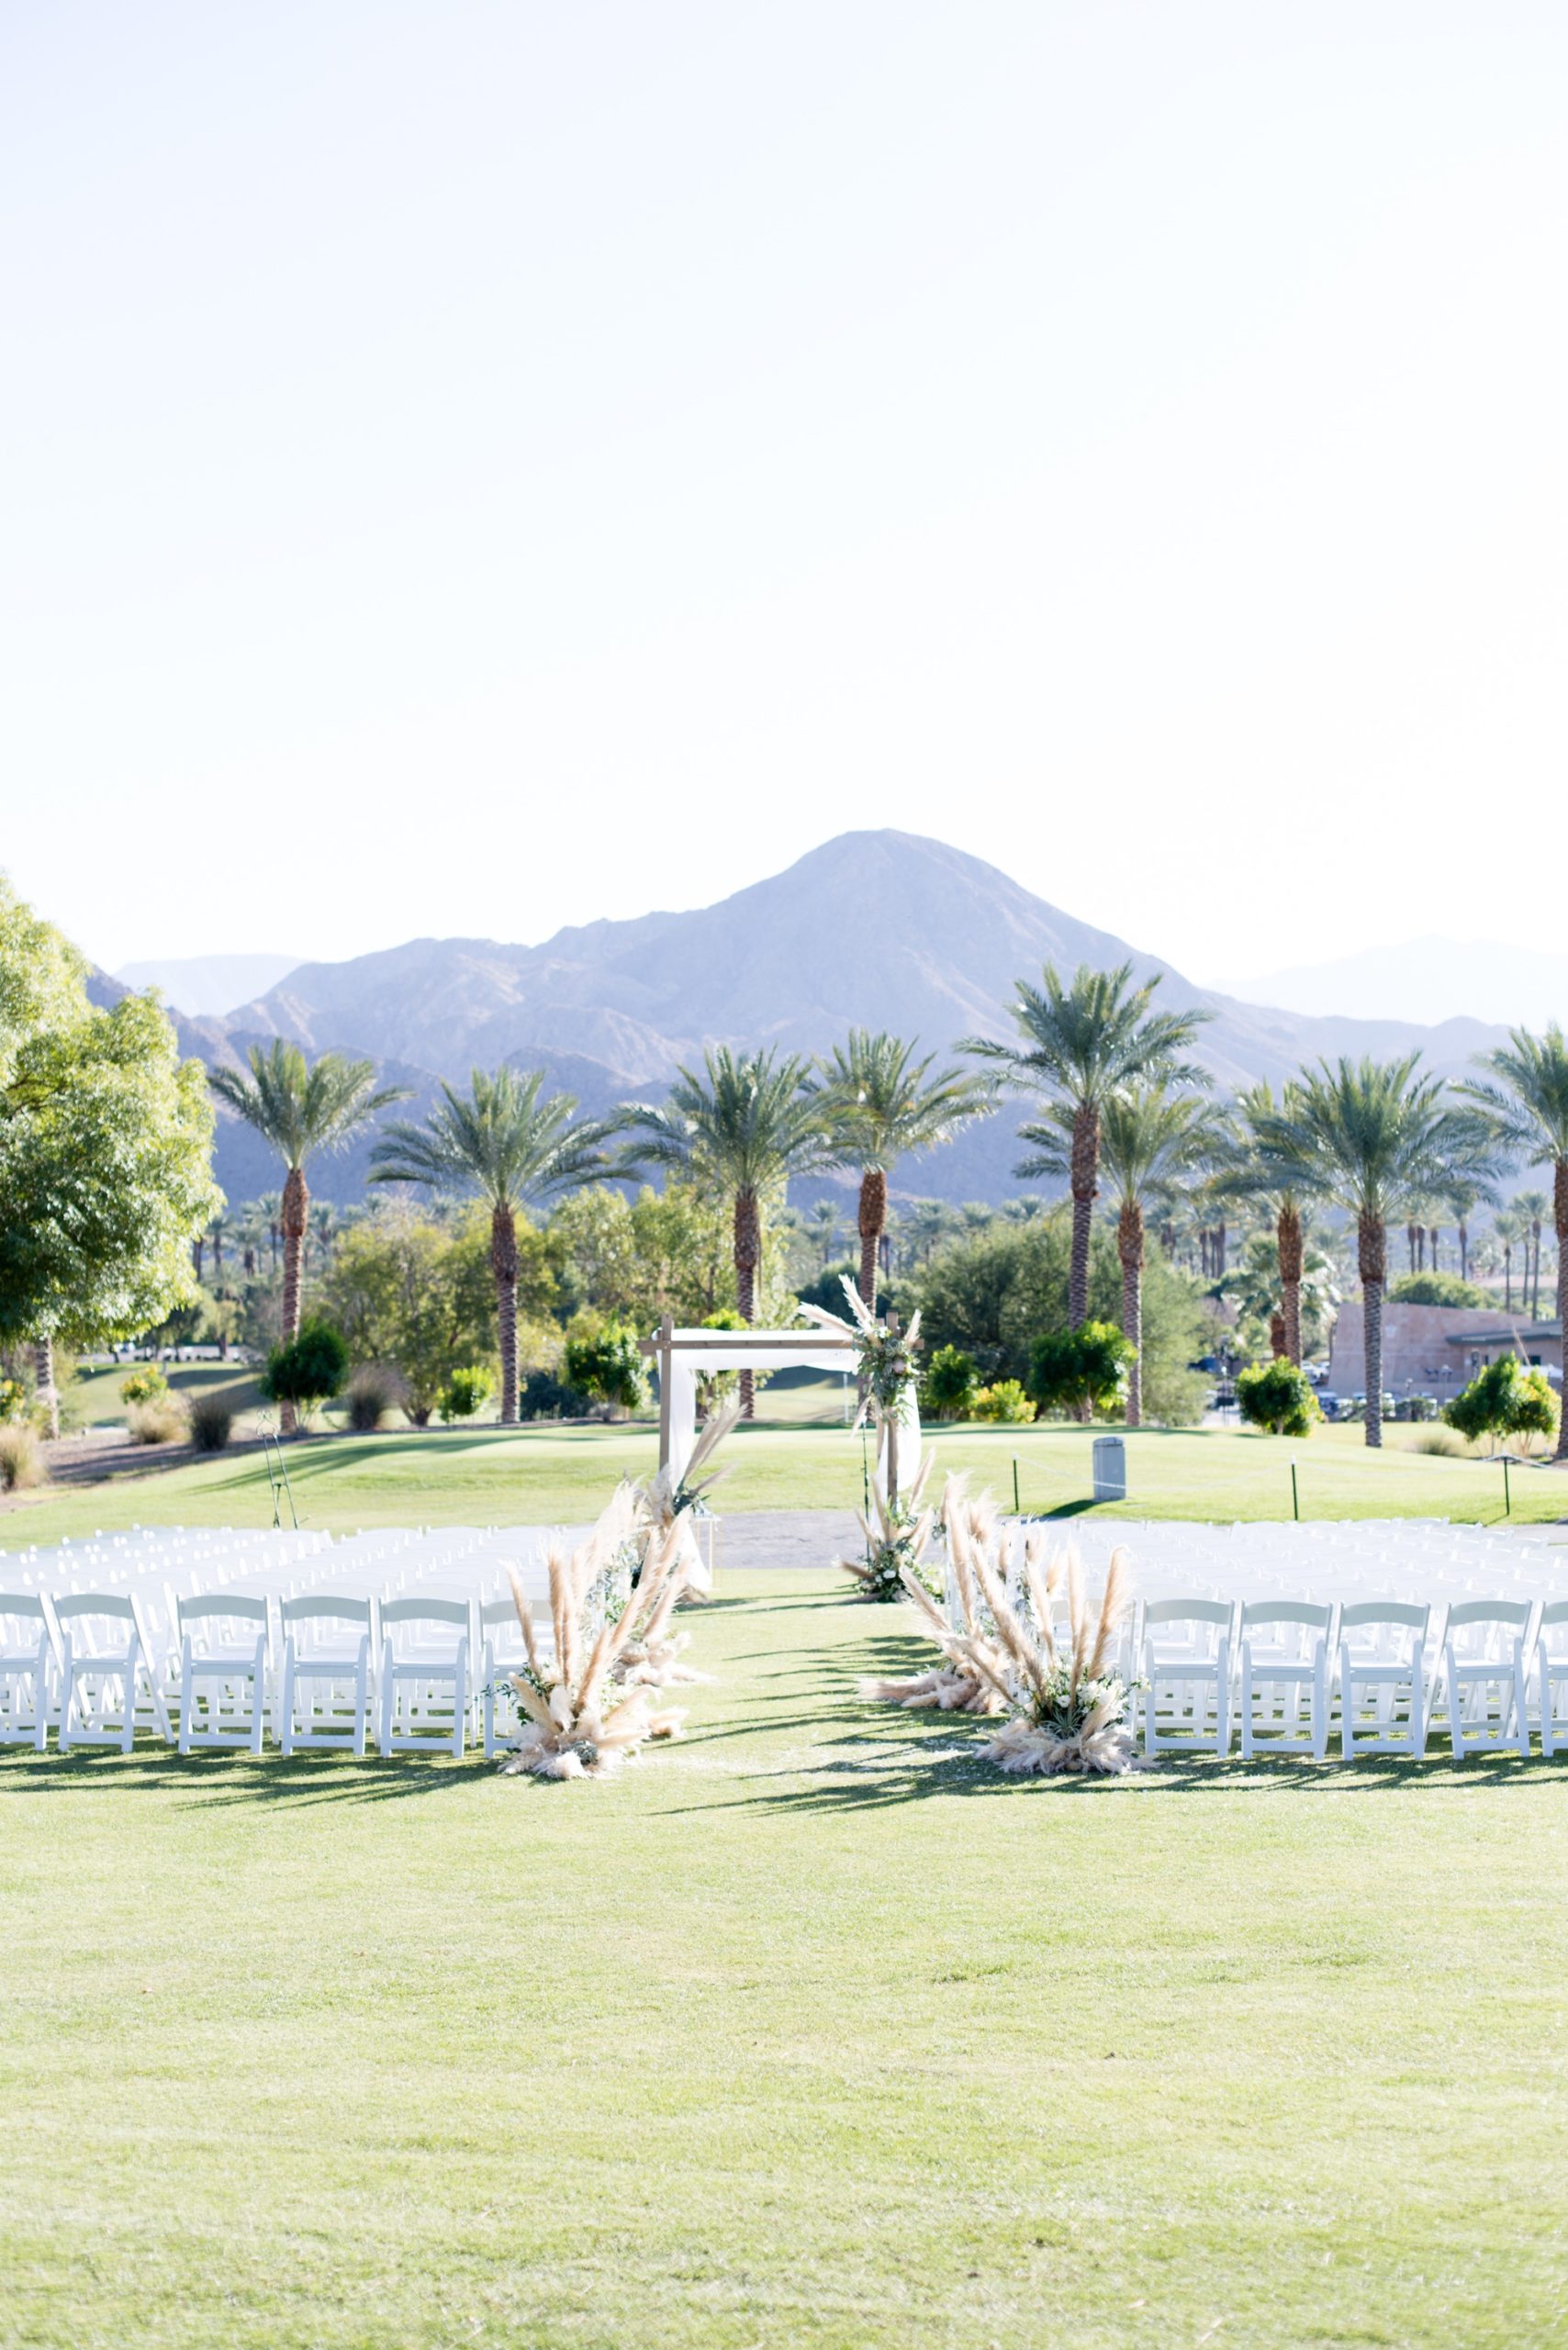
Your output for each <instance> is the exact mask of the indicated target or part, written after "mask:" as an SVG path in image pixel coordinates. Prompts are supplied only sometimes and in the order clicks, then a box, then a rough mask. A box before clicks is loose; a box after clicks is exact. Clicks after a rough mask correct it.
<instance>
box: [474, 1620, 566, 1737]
mask: <svg viewBox="0 0 1568 2350" xmlns="http://www.w3.org/2000/svg"><path fill="white" fill-rule="evenodd" d="M479 1629H480V1633H481V1636H482V1638H483V1640H484V1689H483V1702H484V1730H485V1753H486V1755H487V1757H492V1756H494V1755H497V1754H498V1753H499V1752H500V1751H501V1749H502V1748H503V1747H506V1746H510V1744H511V1743H512V1740H514V1739H515V1737H516V1735H517V1732H518V1730H519V1729H520V1727H521V1718H520V1716H519V1713H518V1705H517V1699H516V1698H515V1697H514V1696H513V1695H512V1693H511V1689H510V1685H509V1684H510V1678H511V1675H512V1674H513V1673H521V1671H522V1669H523V1667H524V1665H526V1664H527V1662H528V1650H527V1647H526V1645H525V1644H524V1641H523V1637H522V1630H521V1626H520V1625H519V1623H518V1620H517V1607H516V1606H515V1604H514V1602H513V1601H511V1600H510V1599H487V1601H486V1602H485V1604H484V1606H482V1607H481V1608H480V1610H479ZM533 1637H534V1643H535V1645H536V1647H537V1648H538V1650H539V1655H540V1662H542V1663H543V1662H544V1661H545V1660H546V1659H547V1658H548V1657H550V1656H552V1655H554V1639H553V1636H552V1634H551V1631H550V1628H549V1627H548V1625H547V1624H541V1623H540V1622H539V1618H538V1615H537V1613H536V1614H535V1617H534V1635H533Z"/></svg>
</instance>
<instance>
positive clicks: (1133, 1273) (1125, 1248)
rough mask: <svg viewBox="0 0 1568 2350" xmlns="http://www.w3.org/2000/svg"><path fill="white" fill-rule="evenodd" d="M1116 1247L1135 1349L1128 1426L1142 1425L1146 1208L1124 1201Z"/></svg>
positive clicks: (1125, 1329) (1126, 1325)
mask: <svg viewBox="0 0 1568 2350" xmlns="http://www.w3.org/2000/svg"><path fill="white" fill-rule="evenodd" d="M1116 1250H1117V1254H1118V1255H1119V1256H1120V1258H1121V1260H1122V1335H1123V1337H1125V1338H1126V1341H1127V1344H1128V1345H1129V1346H1130V1347H1131V1348H1133V1360H1132V1365H1131V1368H1130V1369H1129V1371H1128V1372H1127V1426H1128V1427H1130V1428H1137V1427H1142V1426H1143V1363H1142V1360H1141V1358H1140V1354H1139V1349H1140V1348H1142V1345H1143V1210H1142V1208H1140V1207H1139V1205H1138V1203H1137V1201H1136V1200H1124V1201H1123V1202H1122V1213H1121V1214H1120V1215H1119V1216H1118V1217H1117V1218H1116Z"/></svg>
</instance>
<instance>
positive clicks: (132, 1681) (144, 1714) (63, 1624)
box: [54, 1591, 174, 1754]
mask: <svg viewBox="0 0 1568 2350" xmlns="http://www.w3.org/2000/svg"><path fill="white" fill-rule="evenodd" d="M54 1614H55V1620H56V1622H57V1623H58V1624H59V1626H60V1751H61V1752H62V1754H68V1753H69V1752H70V1751H71V1749H72V1748H73V1746H118V1748H119V1750H120V1752H121V1753H122V1754H129V1752H130V1750H131V1747H132V1745H133V1744H134V1743H135V1739H136V1732H137V1729H138V1726H139V1725H140V1727H141V1728H143V1729H155V1730H156V1731H157V1732H158V1734H159V1736H160V1737H161V1738H165V1739H168V1740H170V1741H171V1742H173V1740H174V1731H173V1729H171V1728H170V1724H169V1708H168V1707H167V1706H166V1705H165V1704H164V1703H163V1694H162V1690H161V1689H160V1688H159V1686H158V1679H157V1673H156V1672H155V1670H154V1666H153V1658H152V1645H151V1641H150V1640H149V1639H148V1637H147V1630H146V1627H145V1625H144V1624H143V1622H142V1620H141V1610H140V1606H139V1605H138V1603H137V1597H136V1594H135V1593H134V1592H133V1591H132V1592H118V1591H73V1592H68V1593H66V1594H64V1595H62V1596H61V1597H59V1598H57V1599H56V1600H55V1602H54ZM143 1686H145V1690H146V1695H145V1697H143V1696H142V1695H141V1694H140V1693H141V1690H142V1688H143ZM116 1690H118V1693H119V1704H118V1707H116V1705H115V1702H114V1693H115V1691H116Z"/></svg>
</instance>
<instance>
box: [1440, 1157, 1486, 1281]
mask: <svg viewBox="0 0 1568 2350" xmlns="http://www.w3.org/2000/svg"><path fill="white" fill-rule="evenodd" d="M1441 1197H1442V1201H1443V1204H1444V1205H1445V1207H1446V1208H1447V1209H1448V1211H1449V1213H1450V1215H1451V1216H1452V1217H1453V1221H1454V1238H1455V1239H1456V1240H1457V1241H1458V1242H1459V1277H1460V1280H1461V1281H1468V1280H1469V1279H1470V1219H1471V1215H1472V1214H1473V1211H1474V1209H1475V1207H1476V1205H1477V1204H1478V1203H1479V1201H1480V1198H1481V1193H1480V1191H1479V1190H1478V1189H1477V1187H1476V1185H1475V1184H1473V1183H1472V1182H1468V1181H1465V1180H1464V1179H1463V1178H1460V1179H1458V1180H1456V1181H1452V1182H1450V1183H1449V1184H1447V1185H1445V1187H1444V1189H1443V1192H1442V1194H1441Z"/></svg>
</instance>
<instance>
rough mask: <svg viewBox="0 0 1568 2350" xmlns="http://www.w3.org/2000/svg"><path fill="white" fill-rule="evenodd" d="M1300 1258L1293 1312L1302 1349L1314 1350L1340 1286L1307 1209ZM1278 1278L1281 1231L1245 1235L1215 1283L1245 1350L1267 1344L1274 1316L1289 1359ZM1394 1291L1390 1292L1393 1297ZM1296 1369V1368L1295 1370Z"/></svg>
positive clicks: (1303, 1215) (1302, 1222)
mask: <svg viewBox="0 0 1568 2350" xmlns="http://www.w3.org/2000/svg"><path fill="white" fill-rule="evenodd" d="M1297 1238H1298V1240H1299V1242H1300V1254H1299V1256H1297V1257H1296V1258H1295V1259H1294V1265H1295V1269H1296V1283H1295V1292H1296V1294H1295V1311H1296V1331H1297V1336H1298V1337H1299V1339H1300V1341H1301V1343H1302V1345H1303V1346H1304V1348H1308V1349H1309V1350H1311V1351H1313V1352H1316V1349H1317V1348H1319V1347H1321V1346H1322V1345H1324V1344H1325V1343H1326V1341H1327V1335H1328V1330H1329V1326H1330V1325H1331V1324H1332V1322H1333V1319H1334V1316H1335V1315H1336V1314H1337V1313H1338V1309H1339V1302H1340V1299H1339V1284H1338V1270H1337V1268H1336V1266H1335V1262H1334V1259H1333V1258H1332V1257H1331V1256H1330V1255H1329V1254H1328V1252H1327V1249H1326V1248H1323V1247H1322V1246H1321V1245H1320V1244H1319V1242H1318V1240H1317V1239H1316V1237H1315V1236H1314V1233H1313V1229H1312V1223H1311V1214H1310V1211H1309V1210H1308V1209H1306V1208H1305V1207H1304V1208H1303V1209H1302V1210H1301V1211H1300V1224H1299V1227H1298V1231H1297ZM1282 1286H1283V1285H1282V1281H1281V1277H1280V1242H1279V1231H1278V1227H1277V1225H1276V1228H1275V1229H1274V1231H1272V1232H1267V1231H1265V1232H1252V1233H1249V1235H1248V1236H1247V1238H1246V1240H1245V1241H1244V1242H1243V1244H1242V1247H1241V1249H1240V1252H1239V1254H1238V1256H1236V1257H1235V1258H1233V1259H1231V1261H1230V1263H1229V1265H1228V1266H1227V1267H1226V1272H1225V1275H1224V1277H1223V1279H1222V1280H1221V1281H1218V1282H1217V1283H1216V1284H1215V1291H1216V1294H1217V1295H1218V1296H1220V1297H1222V1298H1224V1299H1225V1300H1226V1302H1227V1303H1228V1304H1232V1305H1234V1306H1235V1308H1236V1314H1237V1328H1238V1335H1239V1337H1240V1340H1241V1344H1242V1347H1243V1348H1254V1349H1256V1348H1260V1347H1263V1346H1266V1345H1271V1343H1272V1339H1273V1332H1274V1323H1275V1317H1276V1316H1278V1320H1279V1325H1280V1335H1281V1338H1282V1341H1284V1343H1283V1346H1282V1351H1283V1354H1284V1357H1285V1360H1287V1361H1289V1360H1291V1354H1290V1347H1289V1343H1288V1337H1287V1335H1286V1328H1285V1315H1284V1308H1283V1304H1282ZM1396 1291H1397V1285H1396V1289H1395V1290H1394V1291H1391V1292H1390V1295H1391V1296H1392V1295H1394V1294H1395V1293H1396ZM1298 1368H1299V1366H1298Z"/></svg>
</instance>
